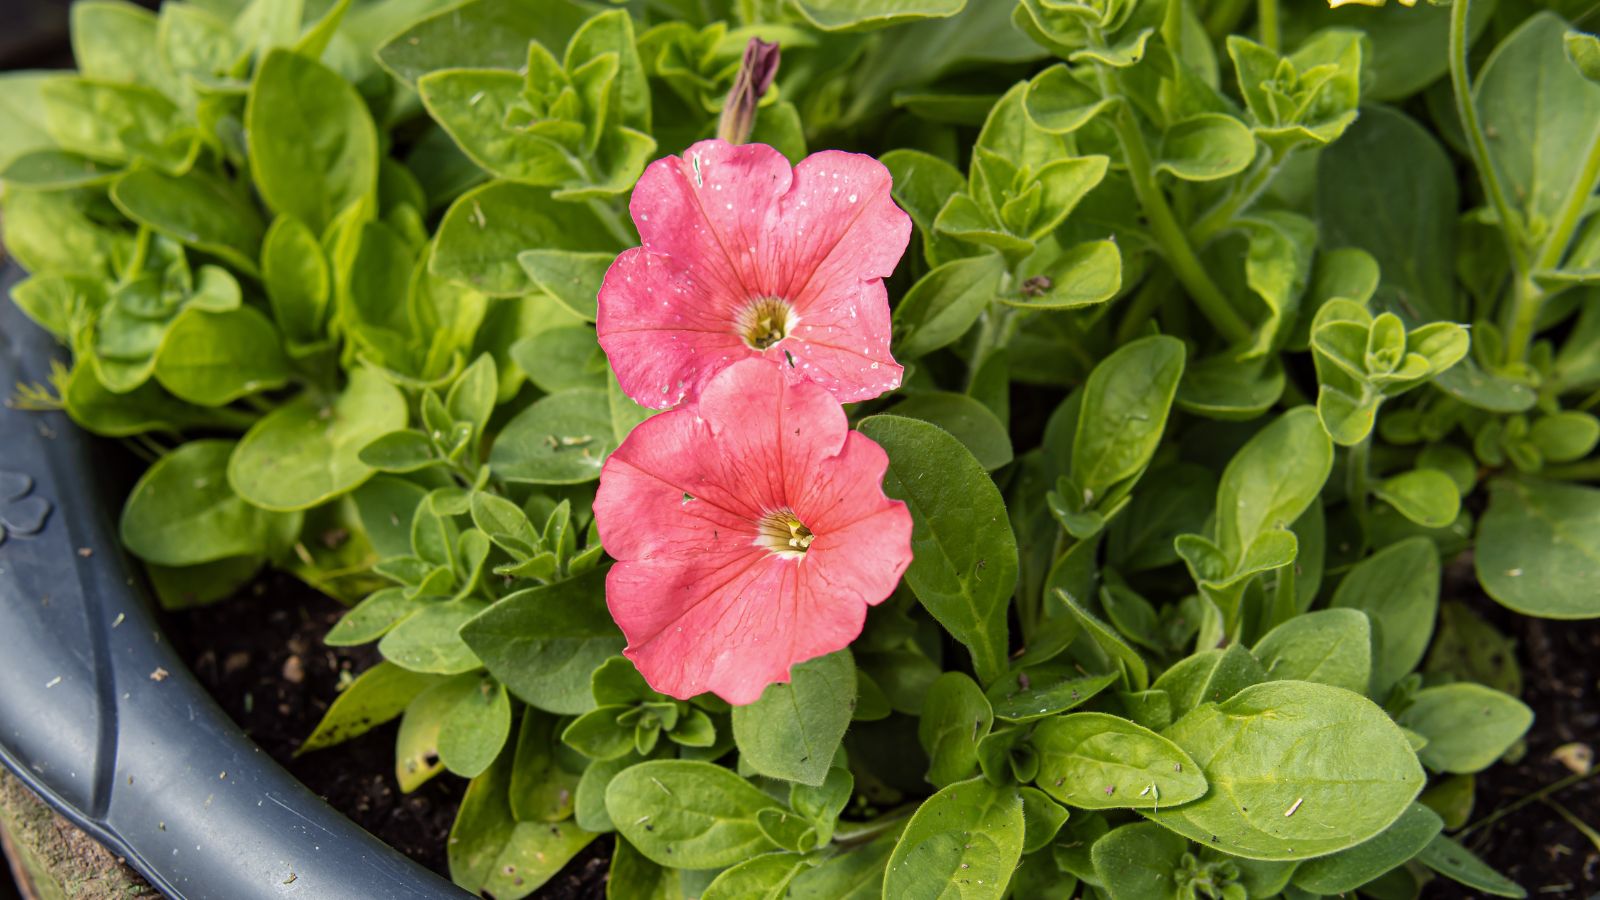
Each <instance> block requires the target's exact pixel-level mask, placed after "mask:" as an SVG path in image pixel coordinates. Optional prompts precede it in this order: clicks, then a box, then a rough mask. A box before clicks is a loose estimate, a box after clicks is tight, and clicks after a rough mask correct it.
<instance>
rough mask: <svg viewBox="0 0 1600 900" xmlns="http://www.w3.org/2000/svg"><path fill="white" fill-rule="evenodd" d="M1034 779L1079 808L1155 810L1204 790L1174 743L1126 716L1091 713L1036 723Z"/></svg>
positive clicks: (1195, 771) (1202, 777)
mask: <svg viewBox="0 0 1600 900" xmlns="http://www.w3.org/2000/svg"><path fill="white" fill-rule="evenodd" d="M1032 741H1033V747H1034V749H1035V750H1037V751H1038V753H1039V775H1038V778H1037V779H1035V782H1034V783H1035V784H1037V785H1038V786H1039V789H1040V790H1042V791H1044V792H1045V793H1046V794H1049V795H1050V796H1052V797H1054V798H1056V799H1057V800H1060V801H1061V802H1062V803H1065V804H1067V805H1068V806H1075V807H1078V808H1080V809H1146V808H1148V809H1159V808H1161V807H1163V806H1176V805H1178V804H1181V803H1188V802H1189V801H1191V800H1197V799H1199V798H1200V797H1202V796H1204V795H1205V793H1206V778H1205V775H1203V774H1202V773H1201V771H1200V766H1199V764H1197V763H1196V762H1195V761H1194V760H1193V759H1191V758H1190V757H1189V755H1188V754H1187V753H1185V752H1183V750H1182V749H1180V748H1179V747H1178V745H1176V744H1174V743H1172V742H1171V741H1169V740H1167V739H1166V738H1164V737H1162V736H1161V735H1159V734H1156V733H1155V732H1154V731H1151V730H1150V729H1148V728H1144V727H1142V726H1139V725H1135V724H1134V723H1132V722H1129V721H1128V720H1126V719H1122V718H1118V717H1117V716H1112V715H1107V714H1105V713H1097V712H1082V713H1071V714H1068V715H1065V716H1055V717H1052V718H1049V719H1046V720H1045V721H1043V722H1040V723H1039V725H1038V726H1037V727H1036V728H1035V729H1034V731H1033V738H1032Z"/></svg>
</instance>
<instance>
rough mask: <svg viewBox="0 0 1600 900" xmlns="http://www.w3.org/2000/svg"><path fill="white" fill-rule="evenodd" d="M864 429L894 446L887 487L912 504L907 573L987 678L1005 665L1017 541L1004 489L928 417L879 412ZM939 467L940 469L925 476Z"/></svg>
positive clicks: (920, 595)
mask: <svg viewBox="0 0 1600 900" xmlns="http://www.w3.org/2000/svg"><path fill="white" fill-rule="evenodd" d="M861 432H862V433H863V434H865V435H866V436H868V437H870V438H872V439H873V440H875V441H877V442H878V443H879V444H880V445H882V446H883V448H884V449H885V450H887V451H888V453H889V470H888V472H887V473H886V474H885V475H884V491H885V493H887V494H888V495H889V496H891V497H894V498H896V499H899V500H904V501H906V505H907V506H909V507H910V509H911V516H912V522H913V529H912V534H911V546H912V551H913V553H914V556H913V558H912V561H911V567H910V568H909V569H907V570H906V576H905V577H906V581H907V582H908V583H909V584H910V585H911V589H912V591H914V592H915V593H916V595H917V599H918V600H920V601H922V604H923V605H924V606H925V607H927V609H928V611H929V612H931V613H933V616H934V618H935V619H938V620H939V623H940V624H942V625H944V626H945V628H947V629H949V631H950V632H951V634H953V635H954V636H955V637H956V639H957V640H959V641H961V642H962V643H963V644H965V645H966V646H967V649H969V650H970V651H971V652H972V656H973V662H974V664H975V666H976V668H977V672H978V676H979V680H980V681H984V682H988V681H993V680H994V679H995V678H998V677H999V676H1000V675H1001V673H1003V672H1004V671H1005V669H1006V664H1005V657H1006V653H1007V648H1008V641H1007V637H1006V632H1007V625H1006V609H1007V607H1008V606H1009V604H1010V598H1011V592H1012V589H1013V588H1014V587H1015V585H1016V579H1017V543H1016V538H1015V537H1014V536H1013V535H1012V533H1011V526H1010V522H1009V520H1008V519H1007V517H1006V511H1005V502H1004V501H1003V500H1002V499H1001V497H1000V491H999V490H998V489H997V488H996V487H995V485H994V482H993V481H991V480H990V479H989V476H988V474H987V473H986V472H984V470H983V466H982V465H980V464H979V463H978V461H977V460H976V459H974V458H973V457H972V454H970V453H968V452H967V450H966V448H965V447H962V446H961V443H960V442H959V441H957V440H956V439H955V438H954V437H951V436H950V435H949V434H947V433H946V432H944V431H942V430H941V429H939V428H936V427H935V426H933V425H929V424H928V423H926V422H918V421H916V420H915V419H904V418H901V417H899V416H873V417H871V418H868V419H866V420H865V421H863V422H862V423H861ZM929 472H938V473H940V477H938V478H927V477H924V476H925V475H927V473H929Z"/></svg>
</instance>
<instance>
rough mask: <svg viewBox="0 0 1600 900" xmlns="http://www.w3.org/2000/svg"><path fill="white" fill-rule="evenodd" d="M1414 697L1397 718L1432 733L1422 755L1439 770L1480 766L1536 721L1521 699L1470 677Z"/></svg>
mask: <svg viewBox="0 0 1600 900" xmlns="http://www.w3.org/2000/svg"><path fill="white" fill-rule="evenodd" d="M1411 701H1412V702H1411V705H1410V706H1407V707H1406V708H1405V710H1404V711H1402V712H1401V713H1400V716H1399V718H1398V719H1396V721H1398V722H1399V723H1400V724H1401V725H1403V726H1404V727H1406V728H1409V729H1411V730H1412V731H1415V732H1416V733H1418V734H1420V735H1422V736H1423V737H1425V738H1427V739H1428V743H1427V745H1426V746H1424V747H1423V748H1422V749H1421V750H1420V751H1418V753H1417V755H1418V756H1420V757H1421V758H1422V761H1423V763H1424V764H1426V765H1427V766H1428V768H1430V769H1433V770H1434V771H1437V772H1452V773H1455V774H1459V775H1469V774H1471V773H1473V772H1481V771H1483V770H1484V769H1487V768H1488V767H1489V766H1491V765H1493V764H1494V761H1495V760H1497V759H1499V758H1500V757H1501V756H1503V755H1505V753H1506V751H1508V750H1510V749H1511V746H1512V745H1513V744H1515V743H1516V742H1517V741H1518V740H1520V739H1521V738H1522V736H1523V735H1524V734H1526V733H1527V731H1528V727H1529V726H1530V725H1532V724H1533V710H1531V709H1529V708H1528V707H1527V705H1525V704H1524V703H1523V702H1522V701H1520V700H1518V699H1517V698H1515V697H1513V696H1511V695H1510V694H1504V693H1501V692H1500V691H1497V690H1495V689H1494V688H1490V687H1485V686H1484V685H1481V684H1473V683H1472V682H1470V681H1460V682H1456V683H1455V684H1442V685H1438V686H1436V687H1429V688H1423V689H1422V690H1420V691H1418V692H1417V693H1416V694H1415V695H1414V696H1413V697H1412V698H1411Z"/></svg>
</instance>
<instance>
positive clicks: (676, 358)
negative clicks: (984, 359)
mask: <svg viewBox="0 0 1600 900" xmlns="http://www.w3.org/2000/svg"><path fill="white" fill-rule="evenodd" d="M889 189H890V176H889V171H888V169H886V168H885V167H884V166H883V165H882V164H881V163H879V162H878V161H877V160H875V159H873V158H872V157H870V156H863V155H860V154H855V153H843V152H840V151H824V152H821V153H816V154H813V155H812V156H810V157H807V158H806V159H805V160H804V161H802V162H801V163H800V165H799V166H797V167H795V168H793V169H791V168H790V167H789V164H788V162H787V160H785V159H784V157H783V155H782V154H780V153H778V151H776V150H774V149H772V148H771V147H768V146H765V145H763V144H741V145H731V144H727V143H724V142H722V141H702V142H700V143H698V144H695V145H694V146H693V147H690V148H689V150H688V151H687V152H686V153H685V154H684V155H683V156H682V157H668V158H665V159H660V160H657V161H655V162H654V163H651V164H650V167H649V168H647V169H646V170H645V173H644V175H643V176H642V177H641V178H640V179H639V183H638V185H637V186H636V187H635V188H634V193H633V200H632V204H631V211H632V213H633V220H634V224H635V225H636V226H638V229H639V233H640V235H641V237H642V239H643V242H644V245H643V247H641V248H638V249H635V250H630V251H627V252H625V253H624V254H622V256H620V257H618V259H617V262H616V263H615V264H614V265H613V266H612V269H611V270H610V271H609V272H607V274H606V278H605V281H604V283H603V284H602V286H601V289H600V297H599V315H598V319H597V322H596V326H597V329H598V331H599V335H600V344H601V346H602V347H604V348H605V350H606V354H607V356H608V357H609V358H610V360H611V365H612V368H613V369H614V370H615V371H616V372H617V377H618V380H619V382H620V383H621V385H622V388H623V390H624V391H625V392H626V393H627V394H628V395H629V396H630V397H632V398H633V399H634V400H635V401H637V402H639V403H641V404H644V405H646V406H650V407H653V408H656V409H664V408H667V407H670V406H672V405H674V404H675V403H677V402H679V401H680V400H684V399H693V398H694V397H696V396H698V395H699V391H700V390H701V389H702V388H703V387H704V385H705V384H706V382H707V381H709V379H710V378H711V377H712V376H714V375H715V374H716V373H717V372H718V371H721V370H722V369H723V368H726V367H727V366H729V365H731V364H733V363H734V362H737V361H739V360H741V359H749V358H764V359H767V360H769V361H770V362H771V363H773V364H775V365H781V366H787V367H789V368H791V369H792V371H791V372H790V373H789V376H790V377H791V378H794V379H799V380H809V381H815V382H817V383H818V384H821V385H823V386H824V387H826V388H827V389H828V390H829V391H830V392H831V393H833V395H834V396H835V397H837V398H838V399H839V400H840V401H841V402H854V401H858V400H867V399H870V398H872V397H876V396H878V395H879V394H882V393H883V392H884V391H887V390H892V389H894V388H895V387H898V386H899V384H900V376H901V368H900V366H899V365H898V364H896V363H895V361H894V357H893V356H892V355H891V353H890V351H889V331H890V317H889V304H888V296H887V293H886V292H885V290H884V287H883V281H882V279H884V278H886V277H888V276H889V275H890V274H891V273H892V272H893V271H894V268H895V265H896V264H897V263H898V262H899V260H900V257H901V256H902V255H903V254H904V253H905V248H906V244H907V241H908V240H909V239H910V235H911V220H910V217H908V216H907V215H906V214H905V213H904V212H903V211H901V210H900V208H899V207H897V206H895V204H894V200H893V199H892V197H891V196H890V193H889ZM762 298H779V299H781V300H783V301H784V302H786V303H787V304H789V306H790V308H791V309H792V311H793V319H792V324H793V328H792V330H790V331H789V333H788V334H787V336H786V337H784V338H783V339H782V340H778V341H777V342H776V343H774V344H773V345H771V346H768V347H766V348H765V349H757V348H756V347H753V346H751V345H750V344H749V343H747V342H746V340H745V338H744V336H743V333H742V331H741V324H740V321H739V316H740V313H741V311H742V310H744V309H746V308H747V307H748V306H749V305H750V304H751V303H752V302H754V301H757V300H760V299H762Z"/></svg>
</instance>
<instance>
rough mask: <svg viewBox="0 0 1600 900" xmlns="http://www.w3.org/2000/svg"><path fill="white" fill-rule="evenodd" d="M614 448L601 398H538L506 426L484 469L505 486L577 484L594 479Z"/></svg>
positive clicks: (571, 394) (580, 391)
mask: <svg viewBox="0 0 1600 900" xmlns="http://www.w3.org/2000/svg"><path fill="white" fill-rule="evenodd" d="M617 443H618V440H617V438H616V435H615V434H614V432H613V431H612V424H611V404H610V400H609V399H607V397H606V392H605V391H602V390H597V389H594V388H573V389H571V390H566V391H562V392H561V393H559V394H551V395H550V396H548V397H544V398H543V399H541V400H539V401H538V402H536V403H534V404H533V405H532V406H530V407H528V408H527V409H525V410H523V411H522V412H520V413H518V414H517V416H516V418H514V419H512V420H511V421H510V422H508V423H506V427H505V429H504V430H503V431H501V432H500V435H499V437H497V438H496V439H495V442H494V448H493V449H492V450H491V451H490V453H489V465H490V467H491V468H492V469H493V470H494V472H495V474H496V475H498V476H500V477H501V478H504V479H506V480H507V481H516V482H526V483H531V484H582V483H583V482H586V481H593V480H595V479H596V478H599V477H600V466H601V464H602V463H604V462H605V459H606V457H607V456H609V455H610V454H611V451H612V450H614V449H616V446H617Z"/></svg>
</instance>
